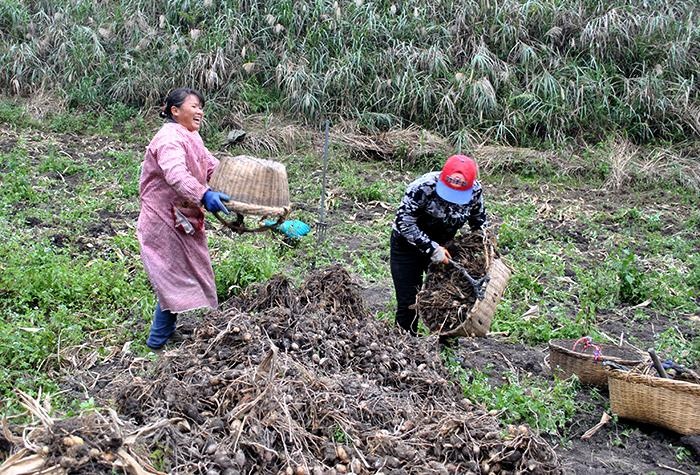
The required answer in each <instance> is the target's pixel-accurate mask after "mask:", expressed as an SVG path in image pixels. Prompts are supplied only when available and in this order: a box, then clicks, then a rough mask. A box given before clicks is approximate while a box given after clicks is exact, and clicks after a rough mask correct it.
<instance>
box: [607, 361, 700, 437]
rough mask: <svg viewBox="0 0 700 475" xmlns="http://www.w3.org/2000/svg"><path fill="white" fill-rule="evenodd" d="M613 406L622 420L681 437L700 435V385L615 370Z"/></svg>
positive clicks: (612, 392)
mask: <svg viewBox="0 0 700 475" xmlns="http://www.w3.org/2000/svg"><path fill="white" fill-rule="evenodd" d="M608 384H609V386H610V407H611V409H612V411H613V412H614V413H615V414H617V415H618V416H619V417H622V418H627V419H633V420H636V421H639V422H647V423H651V424H655V425H658V426H661V427H665V428H667V429H671V430H673V431H675V432H678V433H679V434H684V435H696V434H700V384H695V383H689V382H686V381H677V380H673V379H666V378H657V377H654V376H647V375H644V374H639V373H633V372H626V371H619V370H611V371H610V372H609V380H608Z"/></svg>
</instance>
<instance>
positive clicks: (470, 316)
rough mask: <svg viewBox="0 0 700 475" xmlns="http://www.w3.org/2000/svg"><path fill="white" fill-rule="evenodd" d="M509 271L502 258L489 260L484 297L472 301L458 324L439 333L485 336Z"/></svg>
mask: <svg viewBox="0 0 700 475" xmlns="http://www.w3.org/2000/svg"><path fill="white" fill-rule="evenodd" d="M491 252H493V251H491ZM511 273H512V272H511V270H510V268H509V267H508V266H507V265H506V263H505V262H503V260H502V259H500V258H498V259H493V260H490V266H489V267H488V268H487V271H486V274H487V275H488V276H489V282H488V284H487V286H486V291H485V292H484V298H483V299H482V300H479V299H477V300H476V302H474V305H473V306H472V308H471V309H470V310H469V312H467V315H465V316H464V319H463V320H462V323H461V324H460V325H458V326H457V327H455V328H454V329H452V330H448V331H440V334H441V335H444V336H486V334H487V333H488V332H489V330H490V329H491V320H492V319H493V314H494V313H495V312H496V306H497V305H498V302H500V301H501V297H503V292H504V291H505V290H506V285H508V280H509V279H510V276H511Z"/></svg>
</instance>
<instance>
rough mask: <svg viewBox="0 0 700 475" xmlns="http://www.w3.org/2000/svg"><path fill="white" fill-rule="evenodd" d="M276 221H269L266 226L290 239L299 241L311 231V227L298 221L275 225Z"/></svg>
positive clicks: (292, 220) (291, 220)
mask: <svg viewBox="0 0 700 475" xmlns="http://www.w3.org/2000/svg"><path fill="white" fill-rule="evenodd" d="M275 223H276V221H274V220H272V219H268V220H266V221H265V226H270V227H271V228H272V229H274V230H275V231H279V232H281V233H282V234H284V235H285V236H287V237H288V238H292V239H299V238H301V237H304V236H306V235H307V234H309V231H311V226H309V225H308V224H306V223H305V222H303V221H299V220H298V219H290V220H289V221H283V222H281V223H280V224H275Z"/></svg>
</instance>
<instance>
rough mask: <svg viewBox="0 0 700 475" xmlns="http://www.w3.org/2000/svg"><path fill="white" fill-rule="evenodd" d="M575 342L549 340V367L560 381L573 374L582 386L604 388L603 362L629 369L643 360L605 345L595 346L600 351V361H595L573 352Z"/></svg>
mask: <svg viewBox="0 0 700 475" xmlns="http://www.w3.org/2000/svg"><path fill="white" fill-rule="evenodd" d="M575 341H576V340H551V341H550V342H549V365H550V367H551V368H552V372H553V373H555V374H556V375H557V376H559V377H560V378H562V379H566V378H568V377H570V376H571V375H572V374H575V375H576V376H578V379H579V380H580V381H581V382H582V383H583V384H590V385H593V386H600V387H606V386H607V385H608V370H607V369H606V368H605V366H603V360H607V361H612V362H614V363H618V364H621V365H624V366H630V367H633V366H636V365H638V364H640V363H643V362H644V358H643V357H642V356H641V355H639V354H638V353H637V352H635V351H633V350H628V351H627V350H626V349H624V348H621V347H619V346H616V345H605V344H599V345H597V346H598V347H599V348H600V350H601V353H602V359H601V360H598V361H596V359H595V357H594V356H593V355H592V354H590V353H584V352H582V351H575V350H573V349H572V347H573V345H574V342H575ZM614 355H615V356H614Z"/></svg>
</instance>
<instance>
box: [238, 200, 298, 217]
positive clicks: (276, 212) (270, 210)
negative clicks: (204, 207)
mask: <svg viewBox="0 0 700 475" xmlns="http://www.w3.org/2000/svg"><path fill="white" fill-rule="evenodd" d="M225 206H226V208H228V209H229V210H230V211H233V212H234V213H241V214H245V215H253V216H284V215H286V214H288V213H289V211H290V210H291V204H290V205H289V206H274V207H273V206H263V205H252V204H250V203H243V202H242V201H235V200H230V201H227V202H226V203H225Z"/></svg>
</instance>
